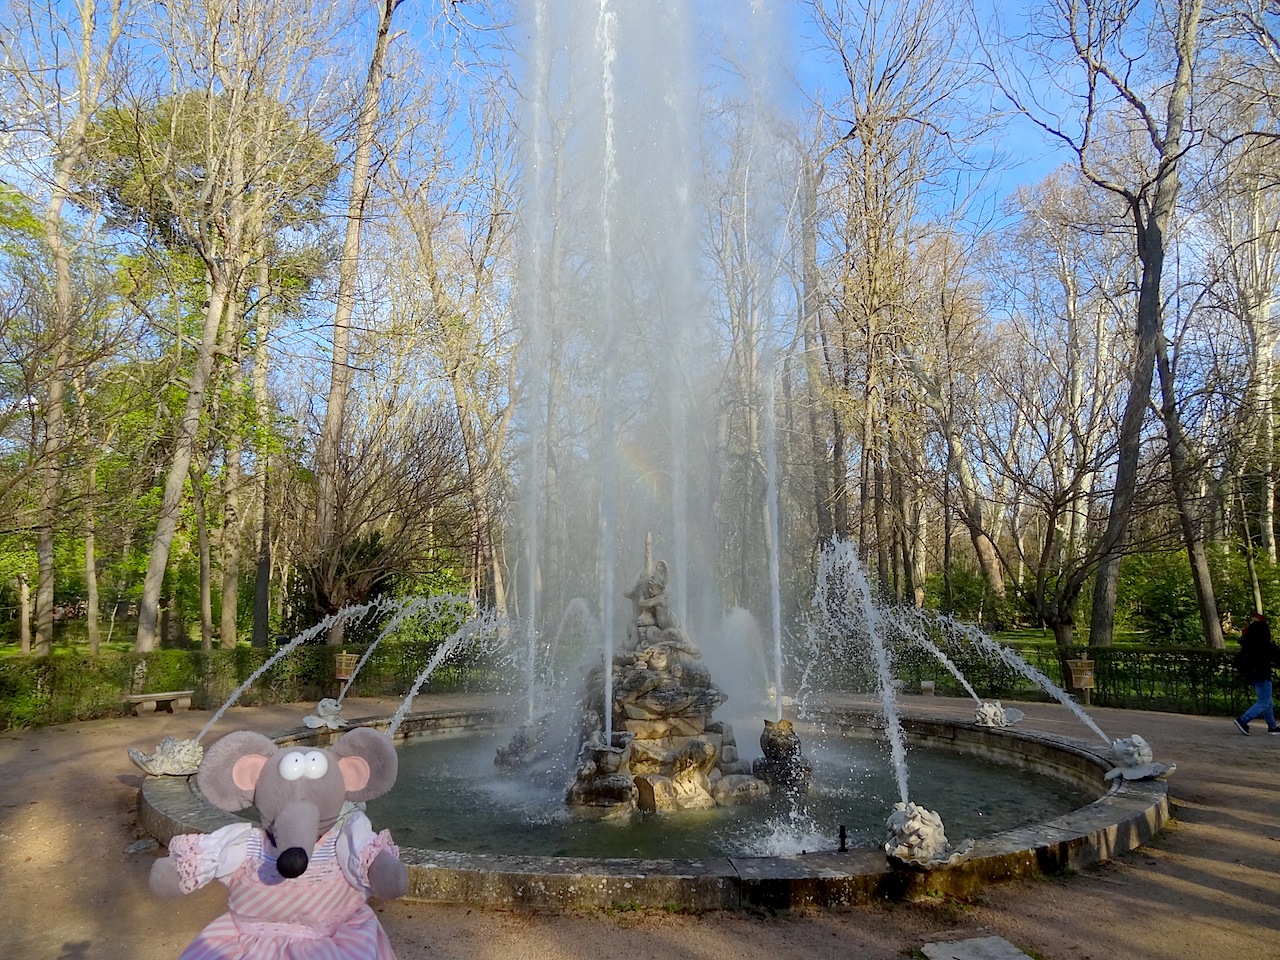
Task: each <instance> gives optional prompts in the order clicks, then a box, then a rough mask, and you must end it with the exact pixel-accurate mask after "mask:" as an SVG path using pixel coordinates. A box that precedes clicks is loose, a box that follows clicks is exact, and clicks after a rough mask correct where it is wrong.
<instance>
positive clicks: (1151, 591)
mask: <svg viewBox="0 0 1280 960" xmlns="http://www.w3.org/2000/svg"><path fill="white" fill-rule="evenodd" d="M1209 566H1210V575H1211V576H1212V578H1213V590H1214V598H1215V600H1216V601H1217V605H1218V615H1219V616H1220V617H1222V618H1223V619H1224V620H1229V623H1230V624H1232V625H1233V626H1232V628H1230V629H1228V630H1227V631H1226V632H1227V633H1228V635H1229V634H1231V633H1232V632H1236V631H1239V629H1240V628H1241V626H1243V624H1244V622H1245V621H1246V620H1247V619H1248V617H1249V614H1251V613H1252V612H1253V587H1252V585H1251V583H1250V579H1249V571H1248V565H1247V563H1246V559H1245V557H1244V556H1243V555H1242V554H1240V553H1236V552H1232V553H1225V552H1223V551H1220V550H1215V551H1212V552H1210V554H1209ZM1255 567H1256V569H1257V575H1258V581H1259V583H1260V585H1261V588H1262V595H1263V598H1264V607H1265V608H1266V611H1265V612H1274V611H1276V610H1277V609H1278V608H1277V607H1276V606H1275V604H1276V603H1277V600H1276V598H1280V569H1277V567H1276V565H1275V564H1272V563H1270V562H1268V561H1267V560H1266V559H1265V558H1258V559H1257V560H1256V561H1255ZM1116 623H1117V624H1118V625H1124V624H1129V625H1131V626H1133V627H1135V628H1137V629H1139V630H1141V631H1143V632H1144V633H1145V634H1146V635H1147V637H1148V642H1149V643H1156V644H1171V645H1174V646H1202V645H1203V644H1204V642H1205V640H1204V629H1203V625H1202V624H1201V622H1200V608H1199V606H1198V605H1197V603H1196V593H1195V585H1194V583H1193V582H1192V579H1191V566H1190V563H1189V562H1188V560H1187V554H1186V552H1185V551H1176V552H1172V553H1148V554H1134V555H1132V556H1128V557H1125V559H1124V561H1123V563H1121V565H1120V582H1119V587H1118V590H1117V597H1116Z"/></svg>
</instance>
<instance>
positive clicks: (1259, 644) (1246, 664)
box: [1233, 620, 1280, 683]
mask: <svg viewBox="0 0 1280 960" xmlns="http://www.w3.org/2000/svg"><path fill="white" fill-rule="evenodd" d="M1233 662H1234V663H1235V667H1236V669H1237V670H1238V671H1240V676H1242V677H1243V678H1244V681H1245V683H1262V682H1264V681H1266V680H1270V679H1271V667H1272V665H1276V666H1280V648H1277V647H1276V645H1275V644H1274V643H1272V642H1271V627H1270V626H1269V625H1268V624H1267V621H1265V620H1250V621H1249V623H1248V624H1247V625H1246V626H1245V628H1244V633H1242V634H1240V652H1239V653H1237V654H1236V656H1235V660H1234V661H1233Z"/></svg>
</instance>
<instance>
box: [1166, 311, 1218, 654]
mask: <svg viewBox="0 0 1280 960" xmlns="http://www.w3.org/2000/svg"><path fill="white" fill-rule="evenodd" d="M1157 351H1158V352H1157V356H1156V364H1157V367H1158V369H1159V372H1160V395H1161V401H1162V402H1161V408H1160V416H1161V418H1162V419H1163V420H1164V427H1165V435H1166V436H1167V437H1168V440H1169V465H1170V473H1171V475H1172V485H1173V495H1174V499H1175V500H1176V501H1177V504H1178V519H1179V521H1180V522H1181V524H1182V538H1183V542H1184V543H1185V544H1186V547H1187V557H1188V559H1189V560H1190V561H1191V579H1192V582H1193V583H1194V585H1195V591H1196V604H1197V606H1198V607H1199V608H1200V622H1201V624H1202V625H1203V628H1204V638H1205V643H1206V644H1208V646H1209V647H1211V648H1212V649H1215V650H1221V649H1222V647H1223V641H1222V621H1221V620H1220V619H1219V618H1218V604H1217V601H1216V600H1215V598H1214V595H1213V580H1212V578H1211V577H1210V575H1209V561H1208V558H1207V557H1206V556H1205V550H1204V535H1203V532H1202V531H1201V529H1200V518H1199V517H1198V516H1196V514H1195V508H1194V506H1193V504H1192V487H1193V485H1194V484H1195V477H1194V473H1195V469H1194V465H1193V464H1192V463H1191V451H1190V450H1189V449H1188V447H1189V444H1188V442H1187V438H1186V435H1185V433H1184V432H1183V430H1182V415H1181V413H1180V412H1179V410H1178V398H1177V395H1176V394H1175V392H1174V383H1173V370H1172V369H1171V368H1170V365H1169V354H1168V344H1167V343H1166V342H1165V339H1164V336H1163V335H1161V336H1160V337H1159V338H1158V339H1157Z"/></svg>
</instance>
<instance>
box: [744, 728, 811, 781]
mask: <svg viewBox="0 0 1280 960" xmlns="http://www.w3.org/2000/svg"><path fill="white" fill-rule="evenodd" d="M760 750H761V752H762V753H763V754H764V756H763V757H757V758H756V760H755V763H753V764H752V768H751V772H752V773H753V774H755V776H756V777H757V778H758V779H760V780H763V781H764V782H765V783H767V784H769V786H771V787H779V788H782V789H784V790H789V791H792V792H800V793H804V792H807V791H808V790H809V787H810V785H811V784H812V782H813V765H812V764H811V763H810V762H809V761H808V760H806V759H805V758H804V757H803V756H802V755H801V748H800V737H799V736H798V735H797V734H796V731H795V727H794V725H793V724H792V723H791V721H790V720H778V721H776V722H774V721H770V720H766V721H765V722H764V730H762V731H761V733H760Z"/></svg>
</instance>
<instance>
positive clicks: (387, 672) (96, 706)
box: [0, 640, 502, 730]
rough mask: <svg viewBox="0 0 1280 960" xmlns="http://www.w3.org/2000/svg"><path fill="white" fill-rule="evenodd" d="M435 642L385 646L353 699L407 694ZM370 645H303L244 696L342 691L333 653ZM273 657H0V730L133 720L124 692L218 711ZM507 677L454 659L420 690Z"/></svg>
mask: <svg viewBox="0 0 1280 960" xmlns="http://www.w3.org/2000/svg"><path fill="white" fill-rule="evenodd" d="M438 647H439V641H438V640H436V641H433V640H423V641H409V642H392V641H384V642H383V643H380V644H379V645H378V647H377V648H376V649H375V651H374V653H373V654H372V656H370V657H369V660H368V662H367V663H366V664H365V665H364V666H363V667H362V668H361V670H360V673H359V675H358V676H357V677H356V681H355V683H354V684H353V685H352V689H351V695H352V696H370V697H373V696H391V697H399V696H404V695H405V694H406V693H407V692H408V691H409V689H410V687H411V686H412V685H413V682H414V681H415V680H416V679H417V677H418V674H419V673H420V672H421V671H422V670H423V668H424V667H425V666H426V664H427V662H428V661H429V660H430V659H431V657H432V655H433V654H434V653H435V652H436V650H437V649H438ZM365 649H366V648H365V647H362V646H355V645H353V646H349V647H341V648H339V647H331V646H322V645H316V646H301V647H298V648H297V649H295V650H292V651H290V652H289V653H288V654H287V655H285V656H284V657H281V658H280V660H279V661H277V662H276V663H275V664H273V665H272V666H271V667H270V668H269V669H268V670H267V671H266V672H265V673H263V675H262V676H261V677H259V678H258V679H257V680H255V681H254V683H253V685H252V686H251V687H249V688H248V689H247V690H246V691H245V692H244V694H243V695H242V696H241V697H240V700H239V702H240V703H244V704H247V705H252V704H261V703H297V702H303V701H312V702H314V701H317V700H319V699H320V698H321V697H326V696H336V694H337V691H338V689H339V681H337V680H336V679H335V677H334V673H335V671H334V663H335V656H336V655H337V654H338V653H340V652H343V651H345V652H348V653H357V654H362V653H363V652H364V650H365ZM273 653H274V651H272V650H262V649H257V648H252V647H247V646H238V647H236V648H235V649H233V650H213V651H209V652H205V651H200V650H156V651H153V652H150V653H115V652H111V653H103V654H100V655H98V656H96V657H94V656H88V655H69V654H61V653H56V654H54V655H53V656H49V657H6V658H4V659H0V730H7V729H11V728H20V727H39V726H47V725H49V724H55V723H68V722H70V721H73V720H92V719H97V718H100V717H119V716H126V715H127V714H128V713H129V706H128V705H127V704H126V702H125V699H124V698H125V696H126V695H127V694H129V693H158V692H163V691H168V690H194V691H195V693H194V695H193V696H192V698H191V702H192V706H194V707H197V708H199V709H202V710H212V709H216V708H218V707H220V706H221V705H222V704H223V703H225V702H226V701H227V699H228V698H229V697H230V696H231V694H232V693H233V692H234V691H235V690H236V688H237V687H239V686H240V685H241V684H242V683H244V682H245V681H246V680H247V679H248V678H249V676H250V675H251V674H252V673H253V672H254V671H255V670H257V669H258V668H259V667H261V666H262V665H263V664H264V663H266V661H267V659H268V657H270V656H271V655H272V654H273ZM501 679H502V677H501V675H500V673H499V672H498V671H496V670H495V669H494V668H492V667H491V666H490V665H488V664H486V663H485V662H483V661H481V660H479V659H477V658H474V657H472V658H467V657H465V656H464V657H456V658H453V659H451V660H449V661H447V662H445V663H443V664H441V665H440V666H439V667H437V668H436V670H435V671H434V672H433V673H432V674H431V676H430V678H429V679H428V681H427V682H426V683H425V684H424V685H423V687H422V690H421V692H423V693H427V692H434V693H446V692H480V691H489V690H495V689H497V688H498V687H499V685H500V683H501Z"/></svg>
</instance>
